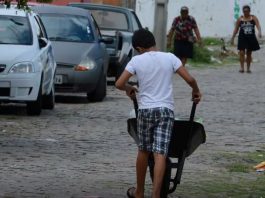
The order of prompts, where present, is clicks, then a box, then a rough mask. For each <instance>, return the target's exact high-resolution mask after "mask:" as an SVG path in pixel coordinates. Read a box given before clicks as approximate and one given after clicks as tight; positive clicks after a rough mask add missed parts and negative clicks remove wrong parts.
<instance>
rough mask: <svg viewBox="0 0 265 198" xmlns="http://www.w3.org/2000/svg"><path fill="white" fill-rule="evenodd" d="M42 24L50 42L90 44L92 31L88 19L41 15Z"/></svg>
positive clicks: (92, 37)
mask: <svg viewBox="0 0 265 198" xmlns="http://www.w3.org/2000/svg"><path fill="white" fill-rule="evenodd" d="M40 16H41V19H42V22H43V24H44V26H45V29H46V31H47V34H48V37H49V39H50V40H52V41H65V42H82V43H87V42H92V41H94V35H93V30H92V28H91V24H90V23H89V20H88V18H86V17H83V16H77V15H66V14H41V15H40Z"/></svg>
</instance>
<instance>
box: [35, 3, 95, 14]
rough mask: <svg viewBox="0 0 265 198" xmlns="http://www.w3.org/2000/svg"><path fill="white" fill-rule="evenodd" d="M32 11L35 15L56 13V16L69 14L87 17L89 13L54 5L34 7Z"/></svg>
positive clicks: (75, 8)
mask: <svg viewBox="0 0 265 198" xmlns="http://www.w3.org/2000/svg"><path fill="white" fill-rule="evenodd" d="M32 9H33V10H34V11H35V12H37V13H51V14H52V13H58V14H70V15H78V16H88V15H90V12H89V11H87V10H84V9H82V8H77V7H70V6H56V5H36V6H34V7H32Z"/></svg>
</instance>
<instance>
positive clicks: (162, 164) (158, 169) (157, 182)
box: [152, 153, 166, 198]
mask: <svg viewBox="0 0 265 198" xmlns="http://www.w3.org/2000/svg"><path fill="white" fill-rule="evenodd" d="M154 158H155V167H154V181H153V193H152V198H160V191H161V187H162V184H163V179H164V174H165V170H166V157H165V156H164V155H161V154H158V153H154Z"/></svg>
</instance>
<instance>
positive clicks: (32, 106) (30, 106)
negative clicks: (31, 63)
mask: <svg viewBox="0 0 265 198" xmlns="http://www.w3.org/2000/svg"><path fill="white" fill-rule="evenodd" d="M41 109H42V85H41V84H40V88H39V92H38V97H37V100H36V101H32V102H28V103H27V114H28V115H40V113H41Z"/></svg>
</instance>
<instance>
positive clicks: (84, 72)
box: [32, 5, 111, 101]
mask: <svg viewBox="0 0 265 198" xmlns="http://www.w3.org/2000/svg"><path fill="white" fill-rule="evenodd" d="M32 9H34V10H35V11H36V12H37V13H39V15H40V16H41V18H42V21H43V23H44V26H45V28H46V30H47V33H48V37H49V39H50V40H51V41H52V46H53V49H54V54H55V59H56V62H57V70H56V76H55V90H56V92H86V93H87V97H88V99H89V100H91V101H101V100H103V99H104V97H105V96H106V86H107V81H106V75H107V70H108V63H109V56H108V53H107V50H106V46H105V42H108V41H106V40H104V39H102V37H101V34H100V30H99V28H98V27H97V25H96V23H95V21H94V20H93V18H92V17H91V14H90V13H89V12H87V11H86V10H84V9H80V8H74V7H68V6H52V5H45V6H44V5H40V6H34V7H33V8H32ZM109 42H111V40H109Z"/></svg>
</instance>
